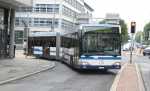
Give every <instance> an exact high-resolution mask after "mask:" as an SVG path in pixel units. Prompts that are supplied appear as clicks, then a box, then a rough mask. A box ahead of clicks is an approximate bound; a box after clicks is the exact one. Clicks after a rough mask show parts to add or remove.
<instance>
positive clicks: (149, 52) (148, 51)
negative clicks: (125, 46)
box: [143, 47, 150, 56]
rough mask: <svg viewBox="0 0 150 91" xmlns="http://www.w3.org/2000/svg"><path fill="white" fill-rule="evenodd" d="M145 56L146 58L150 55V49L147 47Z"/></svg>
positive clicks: (144, 52)
mask: <svg viewBox="0 0 150 91" xmlns="http://www.w3.org/2000/svg"><path fill="white" fill-rule="evenodd" d="M143 55H144V56H146V55H150V47H147V48H145V49H144V50H143Z"/></svg>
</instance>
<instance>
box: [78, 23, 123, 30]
mask: <svg viewBox="0 0 150 91" xmlns="http://www.w3.org/2000/svg"><path fill="white" fill-rule="evenodd" d="M112 27H119V28H120V25H113V24H82V25H81V26H80V29H81V30H84V31H93V30H98V29H109V28H112Z"/></svg>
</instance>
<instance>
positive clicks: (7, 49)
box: [0, 0, 32, 58]
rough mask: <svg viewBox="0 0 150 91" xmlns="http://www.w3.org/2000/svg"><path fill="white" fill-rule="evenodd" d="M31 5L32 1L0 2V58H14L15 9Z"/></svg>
mask: <svg viewBox="0 0 150 91" xmlns="http://www.w3.org/2000/svg"><path fill="white" fill-rule="evenodd" d="M31 4H32V0H0V58H7V57H9V58H13V57H14V55H15V54H14V53H15V52H14V48H15V46H14V36H15V35H14V26H15V9H17V8H18V7H20V6H26V7H30V6H31Z"/></svg>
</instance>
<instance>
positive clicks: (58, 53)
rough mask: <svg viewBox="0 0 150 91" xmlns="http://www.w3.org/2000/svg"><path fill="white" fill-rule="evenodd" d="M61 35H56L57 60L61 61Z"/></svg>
mask: <svg viewBox="0 0 150 91" xmlns="http://www.w3.org/2000/svg"><path fill="white" fill-rule="evenodd" d="M60 37H61V36H60V33H57V34H56V60H59V59H60V48H61V38H60Z"/></svg>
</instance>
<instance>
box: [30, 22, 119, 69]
mask: <svg viewBox="0 0 150 91" xmlns="http://www.w3.org/2000/svg"><path fill="white" fill-rule="evenodd" d="M58 35H59V36H57V34H49V33H46V35H45V33H43V34H40V35H39V34H37V35H34V36H33V35H32V36H30V37H29V43H28V46H29V49H28V51H29V52H28V53H29V54H33V55H36V56H40V57H46V58H49V59H53V56H55V58H57V59H59V61H62V62H64V63H66V64H68V65H69V66H71V67H73V68H77V69H106V70H107V69H120V68H121V30H120V26H119V25H110V24H85V25H82V26H81V30H80V31H78V32H73V33H69V34H58ZM37 51H40V52H37ZM53 54H55V55H53Z"/></svg>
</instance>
